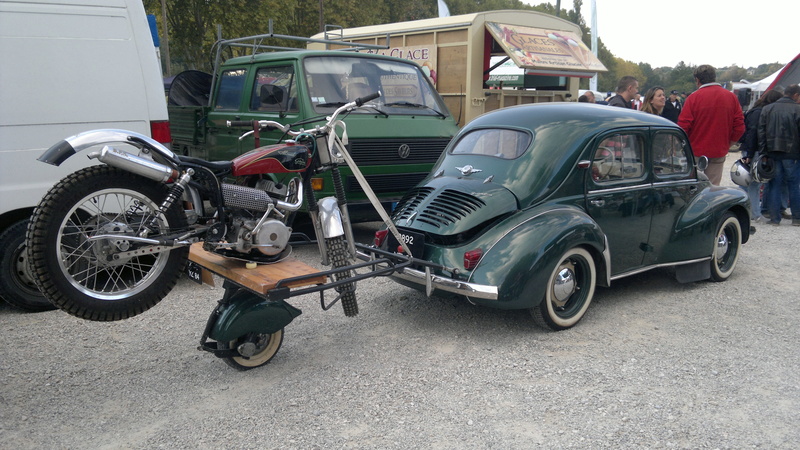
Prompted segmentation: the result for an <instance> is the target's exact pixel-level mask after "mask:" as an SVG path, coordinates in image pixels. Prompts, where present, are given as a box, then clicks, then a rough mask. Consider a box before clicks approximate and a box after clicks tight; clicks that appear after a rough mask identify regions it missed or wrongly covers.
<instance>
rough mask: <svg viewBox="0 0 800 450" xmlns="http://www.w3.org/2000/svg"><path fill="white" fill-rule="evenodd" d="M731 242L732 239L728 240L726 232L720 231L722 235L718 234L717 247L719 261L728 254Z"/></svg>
mask: <svg viewBox="0 0 800 450" xmlns="http://www.w3.org/2000/svg"><path fill="white" fill-rule="evenodd" d="M729 244H730V241H728V235H726V234H725V233H724V232H723V233H720V235H719V236H717V249H716V250H717V251H716V258H717V261H722V259H723V258H725V255H727V254H728V246H729Z"/></svg>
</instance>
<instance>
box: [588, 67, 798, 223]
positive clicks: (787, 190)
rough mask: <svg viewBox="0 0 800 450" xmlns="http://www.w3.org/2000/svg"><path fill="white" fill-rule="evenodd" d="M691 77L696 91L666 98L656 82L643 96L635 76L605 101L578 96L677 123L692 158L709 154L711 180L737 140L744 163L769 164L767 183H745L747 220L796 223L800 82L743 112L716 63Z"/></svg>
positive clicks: (715, 179)
mask: <svg viewBox="0 0 800 450" xmlns="http://www.w3.org/2000/svg"><path fill="white" fill-rule="evenodd" d="M693 77H694V82H695V84H696V86H697V90H695V91H694V92H692V93H691V94H690V95H688V96H687V95H686V94H685V93H684V94H683V95H681V94H680V93H679V92H678V91H676V90H672V91H671V92H670V93H669V97H667V94H666V90H665V89H664V88H662V87H659V86H656V87H652V88H650V89H648V90H647V92H645V94H644V97H641V95H640V93H639V81H638V80H637V79H636V78H635V77H631V76H624V77H622V78H621V79H620V80H619V82H618V83H617V88H616V91H615V95H613V96H610V97H609V98H608V99H606V100H605V101H602V100H600V101H598V100H597V99H596V97H595V95H594V93H593V92H592V91H587V92H586V93H585V94H584V95H581V96H580V97H579V98H578V101H579V102H587V103H602V104H607V105H609V106H614V107H621V108H628V109H637V110H640V111H643V112H645V113H649V114H655V115H658V116H661V117H664V118H666V119H669V120H671V121H672V122H674V123H676V124H678V126H679V127H681V128H682V129H683V130H684V131H685V132H686V135H687V136H688V137H689V143H690V144H691V146H692V151H693V152H694V156H695V158H700V157H702V156H705V157H706V158H708V167H707V168H706V170H705V174H706V175H707V176H708V178H709V180H711V183H713V184H715V185H719V184H720V182H721V181H722V174H723V167H724V164H725V159H726V158H727V156H728V152H729V151H730V149H731V147H732V146H733V145H734V144H736V143H739V144H740V147H739V148H740V150H741V152H742V158H741V160H740V161H741V162H742V163H743V164H744V165H745V166H746V167H750V165H751V164H760V166H759V167H767V168H768V171H769V173H770V175H771V178H770V179H769V182H768V183H760V182H757V181H753V182H751V183H750V184H749V185H748V186H743V189H745V190H746V191H747V192H748V194H749V196H750V202H751V206H752V217H751V219H752V220H753V221H755V222H765V221H767V220H768V221H769V222H768V223H770V224H772V225H780V223H781V219H791V220H792V225H795V226H800V206H797V207H794V208H792V207H791V205H800V86H799V85H797V84H793V85H791V86H789V87H787V88H786V89H785V90H784V91H783V92H782V93H781V92H780V91H777V90H774V89H771V90H768V91H766V92H764V93H763V94H762V96H761V97H760V98H759V100H758V101H757V102H756V103H755V105H754V106H753V107H752V108H751V109H750V110H748V111H747V114H746V115H745V114H744V113H743V112H742V107H741V105H740V104H739V100H738V98H737V97H736V95H734V94H733V93H732V92H730V91H728V90H727V89H725V88H723V87H722V86H721V85H720V84H719V83H717V82H716V70H715V69H714V67H712V66H710V65H705V64H704V65H701V66H698V67H697V68H695V70H694V72H693ZM787 210H790V211H791V214H789V213H788V212H787Z"/></svg>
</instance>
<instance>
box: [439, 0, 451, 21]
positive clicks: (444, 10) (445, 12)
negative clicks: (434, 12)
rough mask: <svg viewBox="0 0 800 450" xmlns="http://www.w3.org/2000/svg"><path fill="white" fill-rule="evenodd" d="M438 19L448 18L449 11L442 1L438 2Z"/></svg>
mask: <svg viewBox="0 0 800 450" xmlns="http://www.w3.org/2000/svg"><path fill="white" fill-rule="evenodd" d="M439 17H450V10H449V9H447V3H445V2H444V0H439Z"/></svg>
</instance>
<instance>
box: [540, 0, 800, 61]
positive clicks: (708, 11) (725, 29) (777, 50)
mask: <svg viewBox="0 0 800 450" xmlns="http://www.w3.org/2000/svg"><path fill="white" fill-rule="evenodd" d="M526 3H529V4H533V5H537V4H540V3H542V1H536V0H527V1H526ZM550 3H553V4H555V1H551V2H550ZM595 4H596V5H597V35H598V37H599V38H600V39H601V40H602V41H603V43H604V44H605V46H606V48H608V50H609V51H611V53H613V54H614V55H615V56H617V57H619V58H622V59H625V60H628V61H632V62H634V63H640V62H643V63H648V64H650V66H651V67H653V68H656V67H664V66H667V67H675V66H676V65H677V64H678V63H679V62H680V61H683V62H684V63H686V64H687V65H695V66H698V65H701V64H711V65H712V66H714V67H717V68H720V67H728V66H731V65H733V64H736V65H737V66H739V67H744V68H748V67H757V66H759V65H761V64H769V63H775V62H777V63H781V64H786V63H788V62H789V61H791V60H792V58H794V57H795V56H796V55H797V54H798V53H800V1H798V0H760V1H748V2H739V1H736V0H733V1H711V0H669V1H666V0H638V1H636V0H595ZM572 7H573V2H572V0H561V8H562V9H567V10H569V9H572ZM581 10H582V13H583V17H584V20H585V21H586V25H587V26H589V27H590V28H591V25H592V17H591V14H592V0H583V5H582V6H581Z"/></svg>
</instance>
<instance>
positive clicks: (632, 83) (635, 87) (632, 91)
mask: <svg viewBox="0 0 800 450" xmlns="http://www.w3.org/2000/svg"><path fill="white" fill-rule="evenodd" d="M638 93H639V81H638V80H637V79H636V78H634V77H632V76H624V77H622V78H620V79H619V83H617V95H615V96H613V97H611V99H610V100H609V101H608V105H609V106H619V107H622V108H628V109H632V108H633V104H632V103H631V100H633V97H635V96H636V94H638Z"/></svg>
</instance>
